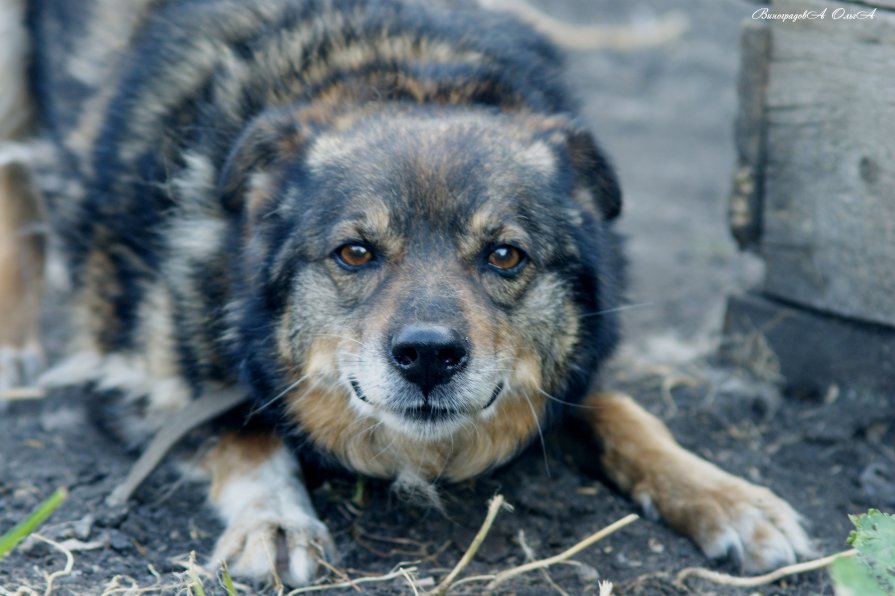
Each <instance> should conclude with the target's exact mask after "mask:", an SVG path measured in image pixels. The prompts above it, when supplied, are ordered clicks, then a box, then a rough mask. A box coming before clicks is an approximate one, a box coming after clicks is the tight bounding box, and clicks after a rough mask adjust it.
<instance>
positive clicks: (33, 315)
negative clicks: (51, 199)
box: [0, 166, 44, 347]
mask: <svg viewBox="0 0 895 596" xmlns="http://www.w3.org/2000/svg"><path fill="white" fill-rule="evenodd" d="M38 221H39V215H38V208H37V201H36V200H35V198H34V197H33V196H32V194H31V191H30V189H29V188H28V183H27V180H26V177H25V175H24V173H23V172H22V171H21V170H20V169H19V168H17V167H13V166H7V167H5V168H0V313H2V316H3V321H2V324H0V346H15V347H22V346H24V345H25V344H26V343H29V342H36V340H37V322H38V315H39V307H40V294H41V288H42V285H43V284H42V282H43V244H44V243H43V238H42V237H41V236H39V235H37V234H36V233H35V232H34V231H33V230H32V231H31V232H30V233H29V232H27V231H26V228H28V227H29V226H32V227H33V226H34V225H35V224H36V223H37V222H38Z"/></svg>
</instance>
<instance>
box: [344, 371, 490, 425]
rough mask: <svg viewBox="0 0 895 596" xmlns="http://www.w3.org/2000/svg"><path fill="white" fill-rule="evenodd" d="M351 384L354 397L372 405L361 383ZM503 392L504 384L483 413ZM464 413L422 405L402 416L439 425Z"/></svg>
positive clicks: (351, 380)
mask: <svg viewBox="0 0 895 596" xmlns="http://www.w3.org/2000/svg"><path fill="white" fill-rule="evenodd" d="M349 382H350V383H351V388H352V389H353V390H354V395H355V396H356V397H357V398H358V399H359V400H361V401H362V402H364V403H367V404H369V403H371V402H370V399H369V398H368V397H367V394H366V393H364V390H363V388H361V386H360V383H359V382H358V381H357V379H353V378H352V379H349ZM502 391H503V382H500V383H498V384H497V386H496V387H495V388H494V390H493V391H492V392H491V397H490V398H488V403H486V404H485V405H484V407H482V409H481V411H485V410H487V409H488V408H490V407H491V406H492V405H494V402H496V401H497V398H498V397H500V394H501V392H502ZM464 413H466V412H464V411H461V410H458V409H455V408H440V407H437V406H433V405H431V404H428V403H426V404H420V405H417V406H413V407H409V408H404V409H403V410H401V412H400V414H401V415H403V416H404V417H405V418H407V419H408V420H412V421H413V422H429V423H438V422H447V421H451V420H455V419H457V418H459V417H461V416H462V415H463V414H464Z"/></svg>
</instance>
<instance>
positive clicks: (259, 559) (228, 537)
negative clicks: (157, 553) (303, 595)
mask: <svg viewBox="0 0 895 596" xmlns="http://www.w3.org/2000/svg"><path fill="white" fill-rule="evenodd" d="M334 557H335V544H334V542H333V539H332V537H331V536H330V534H329V530H328V529H327V528H326V526H325V525H324V524H323V522H321V521H320V520H317V519H314V518H311V517H309V516H306V517H303V518H302V519H294V520H287V519H278V518H270V519H253V520H246V521H244V522H240V523H236V524H234V525H231V526H230V527H228V528H227V530H226V531H225V532H224V534H223V535H222V536H221V537H220V538H219V539H218V542H217V546H216V547H215V550H214V554H213V555H212V557H211V559H212V565H213V566H214V567H217V566H219V565H220V563H221V562H224V561H226V562H227V564H228V565H229V568H230V570H231V571H232V573H233V575H235V576H239V577H244V578H247V579H252V580H256V581H270V580H271V579H273V578H274V577H279V578H280V580H281V581H282V582H283V583H285V584H287V585H290V586H301V585H305V584H308V583H310V582H312V581H313V580H314V579H316V578H317V576H318V575H319V574H320V572H321V569H322V565H321V561H331V560H333V559H334Z"/></svg>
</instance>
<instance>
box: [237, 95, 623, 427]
mask: <svg viewBox="0 0 895 596" xmlns="http://www.w3.org/2000/svg"><path fill="white" fill-rule="evenodd" d="M286 120H287V121H288V124H284V121H283V120H282V118H279V119H272V120H270V121H266V122H263V123H260V124H258V125H256V127H255V130H254V131H251V132H250V133H248V134H247V135H246V138H245V139H244V140H243V143H242V147H241V148H240V149H238V150H237V151H236V152H235V153H234V156H233V158H232V159H231V163H230V166H229V168H228V174H227V177H226V180H229V182H225V192H226V193H227V194H228V196H230V197H231V198H232V200H233V201H235V202H236V203H238V204H240V205H242V209H243V210H244V227H243V230H242V232H241V233H242V234H243V235H244V238H245V240H244V242H245V246H246V248H245V250H246V251H247V253H246V254H247V255H249V256H248V257H247V260H246V262H247V263H248V265H247V271H246V273H245V277H246V279H247V285H248V286H249V287H250V293H251V296H252V300H251V301H252V304H254V307H253V308H252V309H249V311H250V312H251V314H250V315H246V317H245V319H244V321H243V323H242V324H243V329H244V332H245V334H246V336H247V337H249V338H251V341H249V342H248V344H247V345H246V346H245V350H246V351H247V356H248V365H247V371H248V378H249V381H250V383H252V384H253V385H254V387H255V390H256V392H258V393H259V395H258V399H259V400H260V401H261V403H262V405H263V404H266V403H268V402H269V401H270V400H279V401H281V402H286V410H287V412H288V413H287V416H292V418H293V419H296V420H299V421H300V422H301V425H303V426H305V427H307V426H308V425H314V424H317V423H315V422H313V421H312V419H315V418H314V417H313V416H310V414H309V412H308V410H310V409H312V408H320V407H326V406H325V405H324V406H321V405H320V400H319V399H318V400H306V395H307V394H308V392H315V391H316V392H318V393H319V392H320V391H325V392H332V391H334V390H335V391H336V392H338V393H340V394H341V395H344V396H345V398H344V399H337V398H336V397H330V398H327V399H330V400H331V403H330V406H329V407H331V408H333V409H334V410H335V411H336V412H340V416H342V417H345V418H351V417H357V416H359V417H363V418H367V419H372V420H375V421H377V423H381V424H382V425H384V426H385V427H386V428H389V429H392V430H393V431H396V432H398V433H400V434H402V435H405V436H410V437H414V438H416V439H418V440H426V439H432V440H437V439H439V438H444V437H446V436H448V435H451V434H453V433H455V432H456V431H457V430H458V429H460V428H463V427H469V426H470V425H478V424H480V423H481V422H482V421H485V420H488V419H489V417H493V416H495V415H499V414H497V413H496V412H499V410H500V407H499V406H500V405H501V403H503V402H513V401H516V402H520V403H523V404H525V406H524V410H522V411H524V412H526V419H527V420H528V422H527V423H526V424H527V425H528V430H529V434H531V433H533V432H534V431H535V430H536V428H537V424H538V420H537V418H538V417H540V416H543V415H544V413H545V412H544V410H545V405H546V403H547V401H548V400H549V397H547V396H551V397H554V398H555V399H556V400H557V401H565V400H572V401H574V400H575V399H577V398H579V397H580V394H581V393H582V392H583V391H584V390H585V389H586V385H587V383H588V381H589V378H590V376H591V374H592V372H593V370H594V368H595V366H596V364H597V363H598V361H599V360H600V359H601V358H603V357H604V356H605V355H606V354H607V353H608V351H609V350H611V348H612V347H613V344H614V342H615V334H616V320H615V317H614V315H613V314H612V312H611V311H612V309H613V308H614V307H615V306H616V305H617V300H618V283H619V279H618V277H619V272H618V268H619V265H618V256H617V254H616V252H615V251H616V248H615V246H614V241H613V238H612V236H611V234H610V232H609V230H608V229H607V225H606V221H607V220H609V219H612V218H613V217H615V216H616V215H617V213H618V212H619V209H620V201H621V199H620V193H619V189H618V185H617V183H616V180H615V177H614V174H613V172H612V170H611V168H610V166H609V165H608V164H607V163H606V161H605V159H604V158H603V157H602V155H601V154H600V152H599V151H598V149H597V147H596V145H595V144H594V142H593V140H592V138H591V137H590V135H588V134H587V133H584V132H582V131H580V130H579V129H577V128H576V127H574V126H573V125H572V124H571V123H570V122H569V121H567V120H566V119H564V118H559V117H555V118H545V117H540V116H530V115H525V116H523V115H517V116H512V115H501V114H497V113H494V112H470V111H469V110H460V109H456V110H454V109H449V108H444V109H442V110H439V111H437V112H434V113H433V112H426V111H403V112H400V113H398V112H393V113H379V114H377V115H371V116H366V117H361V118H356V117H355V118H349V117H345V118H344V119H343V121H341V122H340V123H339V124H338V125H337V126H335V127H333V128H329V129H327V130H324V131H316V132H315V131H313V126H312V125H311V124H309V123H308V122H300V118H298V117H292V116H290V117H288V118H286ZM234 180H235V182H233V181H234ZM346 403H347V405H346ZM529 406H531V408H532V409H533V411H532V410H529ZM346 408H347V409H346ZM530 411H531V412H532V414H533V415H529V414H528V412H530ZM319 419H320V420H324V418H319ZM326 419H327V420H331V418H326ZM319 424H325V423H323V422H320V423H319ZM520 424H521V423H520ZM312 430H313V429H312ZM355 430H356V431H357V432H360V431H361V430H363V429H362V428H356V429H355Z"/></svg>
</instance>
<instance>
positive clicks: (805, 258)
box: [762, 0, 895, 325]
mask: <svg viewBox="0 0 895 596" xmlns="http://www.w3.org/2000/svg"><path fill="white" fill-rule="evenodd" d="M840 7H845V8H846V10H847V11H854V10H858V9H860V8H861V7H856V6H855V5H853V4H842V3H833V2H825V1H822V0H780V1H777V2H775V3H774V5H773V8H774V10H775V11H782V12H795V13H799V12H802V11H803V10H823V9H824V8H826V9H827V17H826V18H825V19H817V20H803V21H799V22H796V23H792V22H786V23H781V22H776V21H775V22H771V23H770V30H771V44H772V52H771V65H770V70H769V81H768V89H767V96H766V118H767V133H766V134H767V137H766V156H765V158H766V161H765V179H764V183H765V192H764V209H763V222H762V226H763V230H764V231H763V237H762V251H763V254H764V257H765V261H766V263H767V277H766V281H765V290H766V291H767V292H769V293H771V294H774V295H777V296H780V297H783V298H785V299H787V300H792V301H795V302H799V303H802V304H807V305H810V306H813V307H816V308H818V309H821V310H825V311H829V312H833V313H837V314H841V315H845V316H849V317H854V318H857V319H862V320H866V321H874V322H880V323H886V324H890V325H895V13H893V12H891V11H887V10H883V9H879V10H877V12H876V14H875V16H874V18H873V19H872V20H861V21H846V20H833V19H832V17H831V14H832V11H833V10H834V9H836V8H840Z"/></svg>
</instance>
